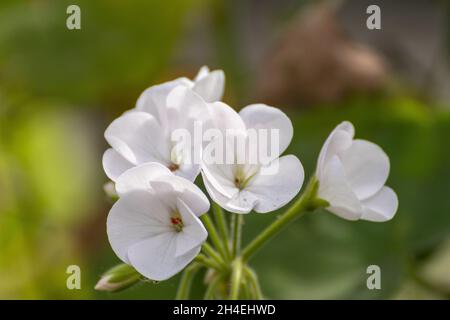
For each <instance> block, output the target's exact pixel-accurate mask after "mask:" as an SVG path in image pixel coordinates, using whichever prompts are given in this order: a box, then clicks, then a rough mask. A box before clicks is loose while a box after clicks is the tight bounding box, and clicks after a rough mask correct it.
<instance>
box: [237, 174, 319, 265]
mask: <svg viewBox="0 0 450 320" xmlns="http://www.w3.org/2000/svg"><path fill="white" fill-rule="evenodd" d="M318 188H319V182H318V181H317V180H316V178H315V177H312V178H311V180H310V181H309V183H308V186H307V188H306V190H305V192H304V193H303V194H302V196H300V198H299V199H298V200H297V201H296V202H294V204H293V205H292V206H291V207H290V208H289V209H288V210H287V211H286V212H285V213H284V214H282V215H281V216H279V218H278V219H277V220H276V221H275V222H274V223H272V224H270V225H269V226H268V227H267V228H266V229H265V230H263V232H261V233H260V234H259V235H258V236H257V237H256V238H255V239H254V240H253V241H252V242H250V244H249V245H248V246H247V247H246V248H245V249H244V250H243V252H242V259H243V260H244V261H247V260H248V259H249V258H250V257H251V256H252V255H253V254H254V253H255V252H256V251H257V250H258V249H260V248H261V247H262V246H263V245H264V244H266V243H267V241H268V240H270V239H271V238H273V237H274V236H275V235H277V234H278V232H280V230H282V229H283V228H284V227H286V226H287V225H288V224H289V223H291V222H292V221H293V220H295V219H297V218H299V217H301V216H303V215H304V214H305V213H307V212H309V211H313V210H315V209H317V208H320V207H326V206H328V202H327V201H325V200H323V199H319V198H317V190H318Z"/></svg>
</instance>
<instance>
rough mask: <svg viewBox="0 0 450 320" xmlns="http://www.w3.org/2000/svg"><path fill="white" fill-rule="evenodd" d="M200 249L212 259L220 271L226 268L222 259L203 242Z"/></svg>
mask: <svg viewBox="0 0 450 320" xmlns="http://www.w3.org/2000/svg"><path fill="white" fill-rule="evenodd" d="M202 249H203V251H204V252H205V253H206V254H207V255H208V256H210V257H211V258H212V260H214V262H215V263H217V265H219V266H220V267H221V269H223V268H224V267H226V265H225V263H224V261H223V259H222V258H221V257H220V255H219V254H218V253H217V252H216V250H214V249H213V248H212V247H211V246H210V245H209V244H208V243H206V242H205V243H204V244H203V246H202Z"/></svg>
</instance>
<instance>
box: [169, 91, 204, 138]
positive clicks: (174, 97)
mask: <svg viewBox="0 0 450 320" xmlns="http://www.w3.org/2000/svg"><path fill="white" fill-rule="evenodd" d="M167 108H169V109H172V110H170V111H169V112H171V113H170V115H171V117H170V118H169V119H168V122H169V128H170V130H171V131H172V130H175V129H179V128H186V127H187V123H188V125H189V126H191V125H192V124H191V123H192V121H193V120H194V121H206V120H209V111H208V105H207V104H206V102H205V101H204V100H203V99H202V97H201V96H200V95H198V94H197V93H195V92H194V91H193V90H191V89H190V88H188V87H186V86H177V87H176V88H175V89H173V90H172V91H170V93H169V95H168V96H167ZM175 114H178V119H174V117H175Z"/></svg>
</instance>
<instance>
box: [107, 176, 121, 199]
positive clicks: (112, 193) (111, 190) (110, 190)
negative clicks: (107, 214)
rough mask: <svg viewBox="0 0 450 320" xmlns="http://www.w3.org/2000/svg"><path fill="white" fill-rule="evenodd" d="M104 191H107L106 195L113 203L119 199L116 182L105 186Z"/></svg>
mask: <svg viewBox="0 0 450 320" xmlns="http://www.w3.org/2000/svg"><path fill="white" fill-rule="evenodd" d="M103 191H105V194H106V195H107V196H108V198H110V199H111V200H113V201H116V200H117V199H119V196H118V195H117V192H116V186H115V185H114V182H112V181H109V182H107V183H105V184H104V185H103Z"/></svg>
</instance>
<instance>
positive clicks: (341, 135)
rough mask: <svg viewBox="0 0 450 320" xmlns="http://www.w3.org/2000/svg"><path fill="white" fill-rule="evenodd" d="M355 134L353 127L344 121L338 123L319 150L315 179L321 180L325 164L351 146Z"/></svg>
mask: <svg viewBox="0 0 450 320" xmlns="http://www.w3.org/2000/svg"><path fill="white" fill-rule="evenodd" d="M354 134H355V129H354V127H353V125H352V124H351V123H350V122H348V121H344V122H342V123H340V124H339V125H338V126H337V127H336V128H335V129H334V130H333V131H332V132H331V133H330V135H329V136H328V138H327V140H326V141H325V143H324V144H323V146H322V149H321V150H320V154H319V158H318V160H317V171H316V175H317V178H318V179H319V180H320V179H321V178H322V174H323V169H324V168H325V166H326V164H327V162H328V161H329V160H330V159H331V158H332V157H333V156H335V155H336V154H338V153H339V152H342V151H343V150H345V149H347V148H349V147H350V146H351V144H352V139H353V136H354Z"/></svg>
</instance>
